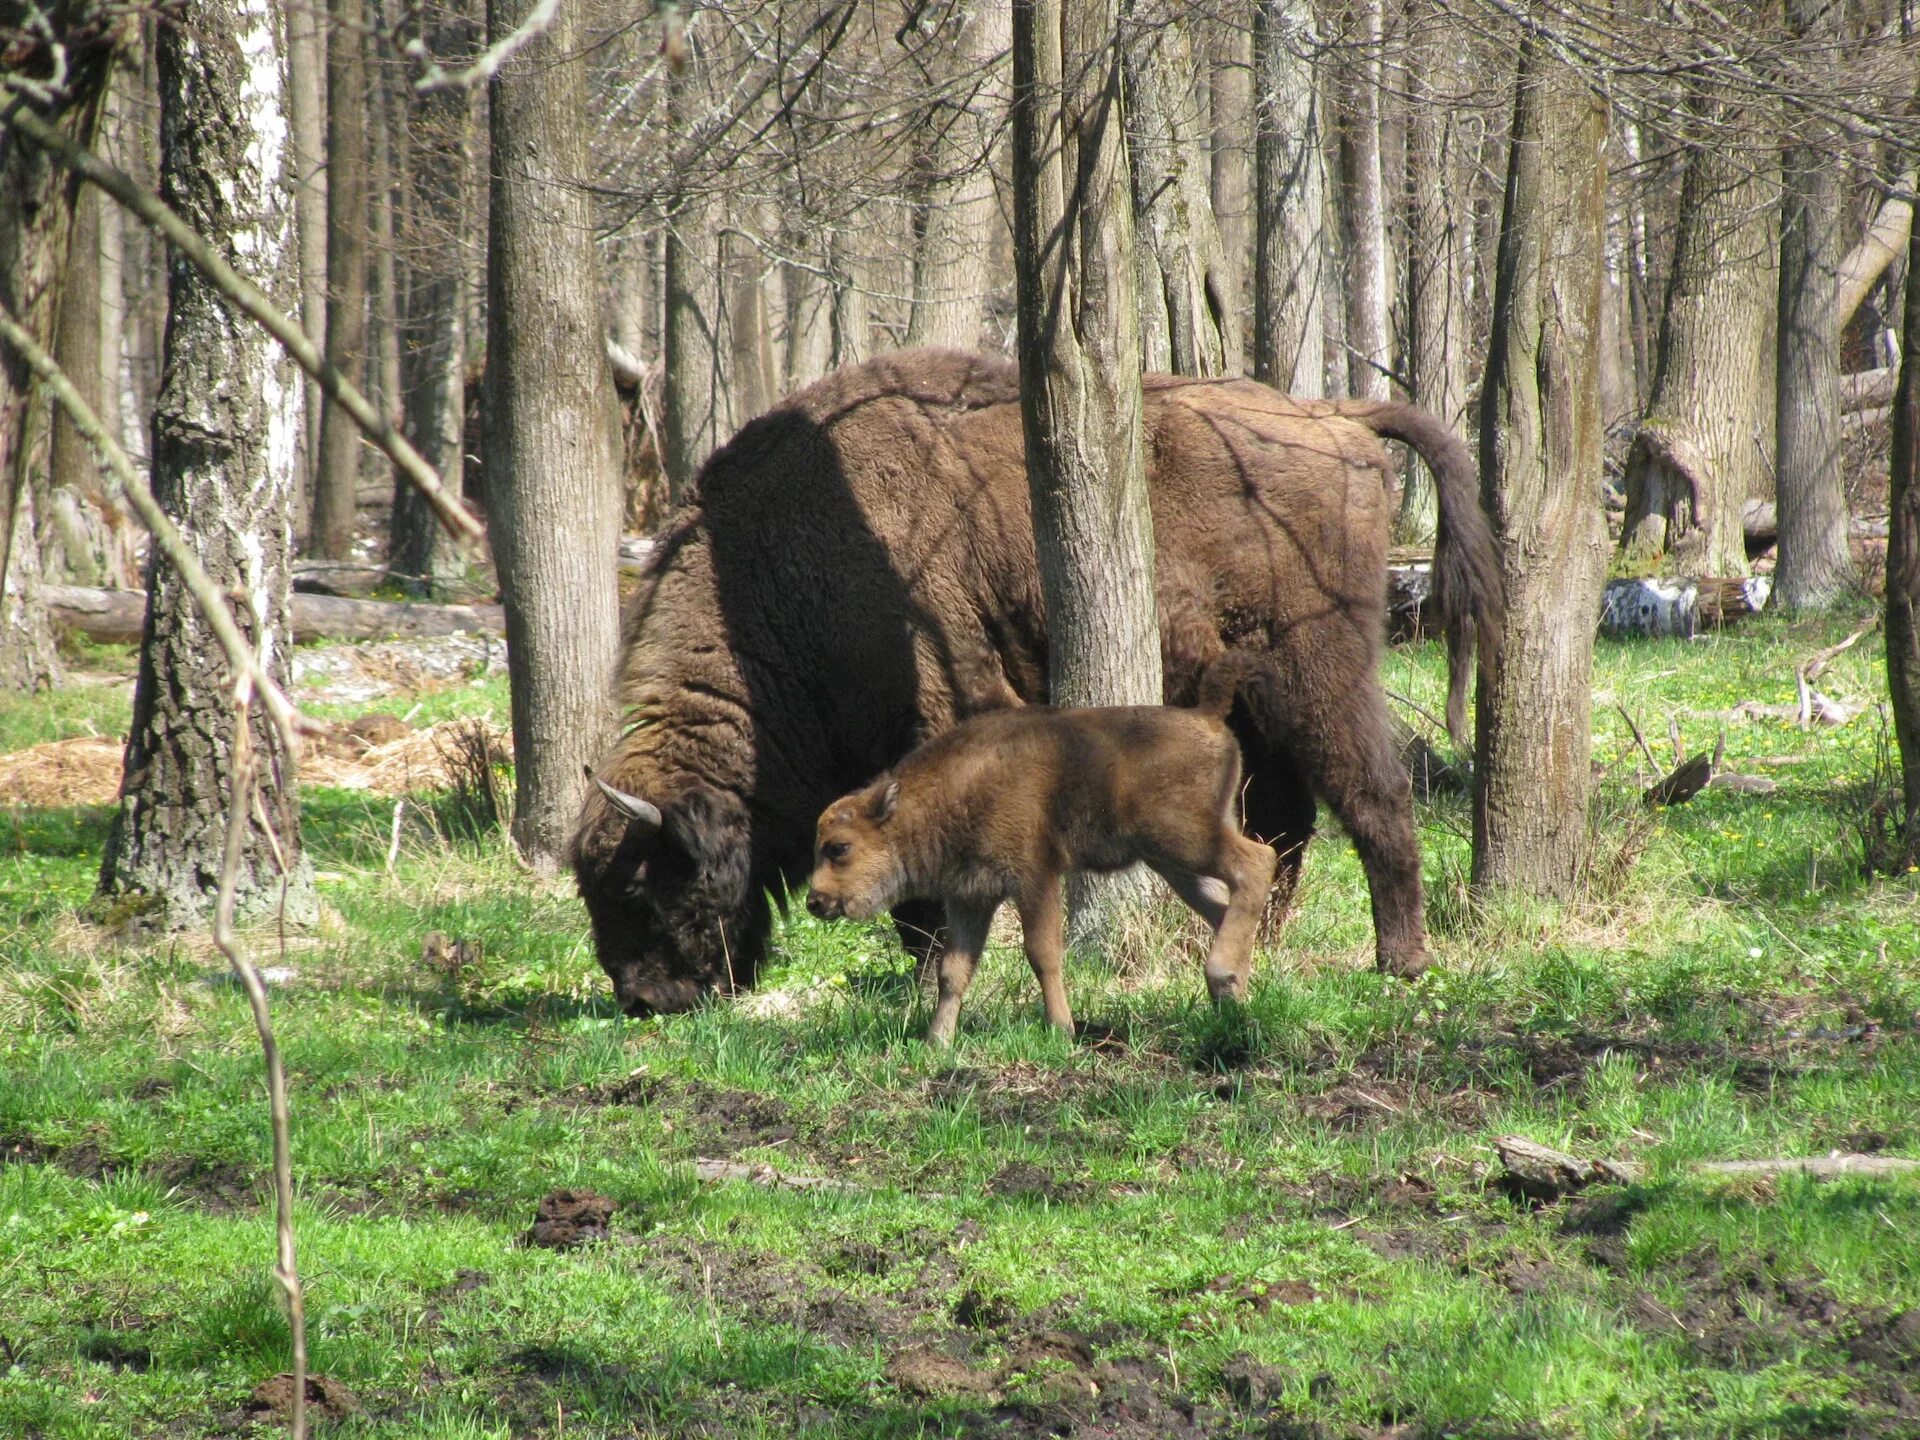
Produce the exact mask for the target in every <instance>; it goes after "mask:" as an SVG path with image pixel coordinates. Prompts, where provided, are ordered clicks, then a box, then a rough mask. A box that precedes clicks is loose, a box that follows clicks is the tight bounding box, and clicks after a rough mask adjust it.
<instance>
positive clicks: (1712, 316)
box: [1621, 96, 1779, 576]
mask: <svg viewBox="0 0 1920 1440" xmlns="http://www.w3.org/2000/svg"><path fill="white" fill-rule="evenodd" d="M1694 103H1695V107H1696V110H1697V111H1698V112H1699V113H1700V114H1702V115H1708V114H1709V113H1711V114H1713V115H1717V116H1718V117H1719V118H1720V119H1721V120H1722V121H1723V123H1724V122H1727V121H1729V120H1730V119H1731V118H1732V117H1735V116H1736V115H1737V114H1738V112H1736V111H1735V110H1733V109H1732V108H1731V107H1729V106H1727V105H1724V104H1716V102H1715V101H1713V100H1712V99H1711V98H1710V97H1705V96H1699V97H1696V99H1695V102H1694ZM1778 192H1779V169H1778V164H1777V160H1776V159H1775V158H1774V157H1772V156H1770V155H1769V154H1768V152H1767V151H1766V150H1765V149H1763V148H1760V147H1752V148H1747V149H1743V150H1739V151H1730V150H1728V149H1727V148H1726V147H1725V145H1724V143H1723V142H1719V141H1707V142H1702V143H1699V144H1696V145H1695V146H1694V147H1693V148H1692V150H1690V151H1689V153H1688V157H1687V167H1686V173H1685V175H1684V177H1683V179H1682V181H1681V188H1680V208H1679V220H1678V233H1677V234H1676V236H1675V239H1674V253H1673V264H1672V268H1671V270H1670V271H1669V273H1668V277H1667V300H1666V311H1665V313H1664V315H1663V317H1662V319H1661V325H1660V345H1659V356H1658V359H1657V361H1656V362H1655V367H1654V371H1655V373H1654V380H1653V391H1652V399H1651V400H1650V401H1649V403H1648V406H1647V413H1646V415H1645V417H1644V418H1643V419H1642V420H1641V422H1640V430H1639V433H1638V435H1637V436H1636V437H1635V439H1634V442H1633V446H1632V449H1631V450H1630V451H1629V453H1628V457H1627V513H1626V524H1625V528H1624V530H1623V532H1622V536H1621V549H1622V550H1623V552H1624V553H1625V554H1626V555H1627V556H1628V558H1629V559H1630V560H1631V561H1633V562H1635V563H1640V564H1644V563H1647V562H1650V561H1652V560H1655V559H1658V558H1661V557H1666V558H1667V559H1669V560H1670V561H1671V563H1672V565H1673V567H1674V568H1675V569H1676V570H1677V571H1679V572H1680V573H1682V574H1687V575H1714V576H1730V575H1744V574H1746V573H1747V557H1746V550H1745V547H1744V544H1743V541H1742V538H1741V529H1740V510H1741V506H1743V505H1744V504H1745V503H1746V502H1747V500H1748V499H1749V498H1752V497H1754V496H1763V495H1765V494H1766V493H1768V491H1770V490H1771V488H1772V487H1771V483H1770V480H1769V476H1768V469H1769V465H1770V462H1771V455H1770V453H1769V452H1770V450H1771V448H1772V442H1773V438H1774V419H1773V405H1774V395H1773V388H1772V383H1771V380H1772V377H1771V374H1770V371H1771V367H1772V361H1773V356H1772V352H1771V348H1770V347H1769V346H1768V344H1767V338H1768V337H1767V327H1768V324H1769V321H1770V319H1771V316H1772V311H1773V307H1774V305H1775V303H1776V302H1777V299H1778V296H1777V293H1776V288H1777V287H1776V282H1775V277H1774V267H1775V264H1776V261H1777V258H1778V254H1779V249H1778V240H1777V237H1776V235H1775V229H1774V225H1775V215H1776V209H1775V206H1776V201H1777V199H1778Z"/></svg>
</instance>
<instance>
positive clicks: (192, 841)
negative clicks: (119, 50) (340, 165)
mask: <svg viewBox="0 0 1920 1440" xmlns="http://www.w3.org/2000/svg"><path fill="white" fill-rule="evenodd" d="M278 29H279V24H278V18H277V16H276V14H275V7H274V6H273V5H271V4H270V3H268V0H186V3H184V4H183V5H182V6H181V7H180V10H179V12H177V15H176V23H173V24H169V25H167V26H164V27H162V29H161V32H160V41H159V47H160V54H159V71H160V107H161V117H162V121H161V158H160V172H161V173H160V182H161V196H162V198H163V199H165V200H166V202H167V203H168V205H170V206H171V207H172V208H173V209H174V210H175V211H176V212H177V213H178V214H179V215H180V217H181V218H182V219H183V220H185V221H186V223H187V224H188V225H190V226H191V227H193V229H195V230H196V231H197V232H199V234H200V235H201V236H203V237H204V238H205V239H206V240H207V241H208V243H209V244H211V245H213V246H214V247H215V248H216V250H217V251H218V252H219V253H220V254H221V255H222V256H223V257H224V258H226V259H227V260H228V261H229V262H230V263H232V264H235V265H239V266H243V267H244V268H245V269H246V271H247V273H248V274H249V275H250V276H251V277H252V278H253V280H254V281H255V282H256V283H257V284H258V285H259V286H260V287H261V289H263V290H264V291H265V292H266V293H267V294H268V295H269V296H270V297H271V298H272V299H273V301H274V302H275V303H276V304H278V305H280V306H283V307H287V308H291V307H292V306H293V305H294V304H295V303H296V302H297V301H298V298H299V282H298V278H297V270H296V258H295V257H296V241H295V236H294V217H293V210H292V203H291V201H292V194H293V186H292V183H291V175H290V173H289V170H290V167H291V163H292V159H291V156H290V155H289V153H288V150H287V147H286V144H285V140H284V136H285V134H286V103H287V97H286V93H285V85H284V81H283V78H282V77H283V72H282V58H283V57H282V55H281V53H280V41H279V37H278ZM170 274H171V283H170V288H171V291H172V294H171V297H170V300H171V303H170V307H169V312H168V317H167V335H166V341H165V351H166V360H165V377H166V378H165V380H164V382H163V385H162V388H161V394H160V399H159V403H158V407H157V409H156V413H155V415H154V421H153V489H154V493H155V495H156V496H157V497H158V499H159V501H160V503H161V504H162V505H163V506H164V507H165V509H166V510H167V512H168V514H169V515H171V516H172V517H173V518H174V520H175V521H177V522H178V524H179V526H180V528H181V531H182V532H183V534H184V535H185V537H186V538H187V540H188V542H189V543H190V544H192V545H193V547H194V549H195V550H196V552H197V553H198V555H199V557H200V560H201V562H202V563H203V564H204V565H205V566H206V568H207V571H208V573H209V574H210V575H211V576H212V578H213V579H214V580H215V581H216V582H217V583H219V584H220V585H221V586H222V587H223V588H225V589H227V590H229V591H230V592H232V593H235V594H236V595H238V596H241V597H244V603H242V604H239V605H237V606H236V607H235V608H236V609H237V611H238V612H239V614H240V617H241V620H242V623H243V624H246V625H249V626H250V627H251V629H252V638H253V641H254V644H255V645H256V647H257V648H258V651H259V653H260V656H261V660H262V662H263V668H264V669H265V670H266V671H267V673H268V674H269V675H270V676H272V677H273V678H274V680H275V681H276V682H278V683H280V684H282V685H284V684H285V683H286V681H287V677H288V675H289V673H290V670H291V656H290V649H291V647H290V639H289V633H288V623H287V603H288V569H287V566H288V560H289V556H290V552H291V549H292V541H293V506H294V499H295V495H296V491H297V483H296V478H295V474H294V459H295V449H296V446H297V444H298V436H299V431H300V414H301V404H302V401H303V387H302V385H301V383H300V373H299V371H298V370H297V369H296V368H295V366H294V364H293V362H292V361H291V360H290V359H288V358H287V356H286V355H285V353H284V352H283V351H282V350H281V349H280V347H279V346H277V345H275V344H274V342H273V340H272V339H271V338H270V337H269V336H268V335H267V334H266V332H265V331H264V330H262V329H260V328H259V327H258V326H256V325H254V324H252V323H251V322H249V321H247V320H246V319H244V318H242V317H240V316H239V315H237V314H235V313H234V312H233V311H232V310H231V309H230V308H229V306H228V304H227V301H226V300H225V299H224V298H223V297H222V296H221V295H220V293H219V292H218V291H217V290H216V289H215V288H214V287H213V286H212V285H211V284H210V283H209V282H208V281H207V280H206V279H205V278H204V277H203V276H202V275H201V274H200V272H199V271H198V270H196V269H195V268H194V267H192V266H190V265H185V264H175V265H174V266H173V267H172V269H171V272H170ZM265 710H266V707H265V706H255V707H252V709H251V711H250V718H249V724H250V725H251V727H252V732H251V733H252V744H253V747H254V756H255V760H256V764H257V766H258V769H257V771H256V773H257V775H258V776H259V777H260V780H259V784H258V788H257V790H256V792H255V794H254V796H253V797H252V801H253V803H252V804H251V805H250V807H249V808H250V810H251V817H250V819H249V820H248V822H247V825H246V843H245V845H244V847H243V850H242V854H241V857H240V868H239V883H238V888H237V891H236V895H237V897H238V905H239V912H240V913H242V914H247V913H252V914H256V915H258V914H261V913H265V912H269V911H274V910H277V909H278V908H279V907H280V905H281V904H282V902H283V901H284V904H285V907H286V908H285V914H286V915H287V916H288V918H290V919H294V920H302V921H304V920H307V919H311V918H312V917H313V915H314V914H315V903H314V897H313V888H312V871H311V869H310V867H309V866H308V864H307V862H306V859H305V857H304V856H303V855H302V853H301V849H300V815H299V807H298V802H297V797H296V793H295V789H294V773H293V757H291V756H290V755H288V754H287V753H286V751H285V749H284V748H283V746H282V744H281V739H280V734H279V731H278V729H277V728H276V727H275V726H274V725H273V724H272V723H270V721H269V720H268V718H267V716H266V713H265ZM234 725H235V719H234V714H233V695H232V680H231V676H230V674H229V670H228V665H227V661H226V658H225V656H224V655H223V654H222V652H221V648H220V646H219V644H218V643H217V642H216V641H215V640H214V638H213V634H212V631H211V630H210V629H209V628H208V626H207V622H206V620H205V618H204V617H203V616H202V615H201V613H200V611H199V610H198V609H197V608H196V607H195V605H194V603H193V601H192V599H191V598H190V596H189V595H188V593H187V590H186V587H185V585H184V583H183V582H182V580H181V577H180V575H179V572H178V571H176V570H175V569H174V568H173V567H172V566H171V565H169V564H167V563H166V562H165V561H164V559H162V558H161V557H159V555H158V554H157V553H156V555H155V557H154V558H153V559H152V560H151V561H150V562H149V566H148V577H147V621H146V628H145V633H144V637H143V639H142V642H141V646H140V671H139V677H138V679H137V680H136V681H135V684H134V697H133V723H132V727H131V729H130V730H129V732H128V738H127V757H126V764H125V773H126V779H125V781H124V784H123V788H122V794H121V800H120V809H119V811H118V813H117V814H116V815H115V817H114V822H113V825H112V828H111V829H110V831H109V832H108V836H107V844H106V852H105V856H104V858H103V860H102V863H101V869H100V889H101V892H102V894H104V895H107V896H112V897H116V898H117V899H119V900H120V901H121V902H122V908H125V909H130V910H135V911H138V912H139V913H141V914H143V915H145V916H147V917H148V918H150V919H152V920H154V921H157V922H159V923H161V924H164V925H166V926H168V927H181V926H186V925H191V924H196V923H199V922H200V921H201V920H203V919H204V918H205V917H206V915H207V913H208V910H209V909H210V907H211V906H212V904H213V901H214V897H215V894H216V892H217V891H218V889H219V881H220V868H221V857H222V854H223V851H224V848H225V843H226V823H225V821H226V813H227V809H228V806H229V805H230V804H232V803H240V804H246V803H247V798H248V797H237V798H236V797H235V796H234V795H233V793H232V792H233V786H234V783H235V774H234V765H233V760H234V747H235V738H236V736H235V729H234Z"/></svg>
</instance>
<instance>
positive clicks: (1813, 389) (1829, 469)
mask: <svg viewBox="0 0 1920 1440" xmlns="http://www.w3.org/2000/svg"><path fill="white" fill-rule="evenodd" d="M1842 8H1843V5H1842V4H1841V3H1837V0H1787V21H1788V24H1789V25H1790V26H1791V27H1792V28H1793V30H1794V31H1795V32H1796V38H1797V39H1799V40H1801V41H1802V42H1812V43H1813V44H1815V45H1820V46H1829V45H1831V44H1832V43H1833V42H1834V40H1835V39H1836V38H1837V37H1838V35H1839V32H1840V21H1841V15H1840V13H1839V12H1840V11H1841V10H1842ZM1798 128H1799V130H1800V133H1798V134H1794V133H1789V135H1788V137H1787V145H1786V149H1785V154H1784V164H1783V172H1782V173H1783V185H1782V198H1781V215H1780V310H1779V316H1778V320H1777V327H1778V334H1779V357H1778V363H1777V365H1776V367H1775V374H1776V380H1775V385H1776V391H1775V412H1776V418H1775V423H1776V426H1777V430H1776V434H1777V436H1778V444H1777V446H1776V449H1777V452H1778V457H1779V458H1778V460H1777V462H1776V466H1775V477H1774V485H1775V497H1776V501H1777V503H1778V507H1779V510H1778V513H1779V517H1780V538H1779V547H1780V548H1779V561H1778V563H1777V565H1776V566H1775V568H1774V572H1773V599H1772V603H1773V604H1774V605H1776V606H1778V607H1780V608H1781V609H1784V610H1799V611H1817V610H1824V609H1827V608H1828V607H1829V606H1831V605H1832V604H1833V603H1834V602H1835V601H1837V600H1840V599H1841V598H1842V597H1844V596H1845V595H1847V594H1848V593H1849V592H1851V591H1852V589H1853V587H1854V574H1853V555H1852V553H1851V552H1850V551H1849V550H1848V548H1847V522H1848V518H1849V517H1848V513H1847V488H1846V477H1845V475H1844V474H1843V473H1842V470H1841V453H1840V326H1839V321H1838V317H1837V314H1836V300H1837V296H1836V294H1835V291H1836V289H1837V288H1838V279H1839V277H1838V267H1839V264H1840V260H1841V254H1840V222H1841V202H1842V193H1841V188H1842V187H1841V180H1840V175H1839V173H1838V171H1837V169H1836V167H1835V165H1834V156H1835V154H1836V152H1837V151H1838V150H1839V148H1840V142H1841V135H1840V133H1839V127H1838V126H1836V125H1834V124H1832V123H1830V122H1828V121H1826V120H1825V119H1824V118H1823V117H1819V116H1809V117H1806V118H1804V119H1803V120H1801V121H1800V122H1799V127H1798Z"/></svg>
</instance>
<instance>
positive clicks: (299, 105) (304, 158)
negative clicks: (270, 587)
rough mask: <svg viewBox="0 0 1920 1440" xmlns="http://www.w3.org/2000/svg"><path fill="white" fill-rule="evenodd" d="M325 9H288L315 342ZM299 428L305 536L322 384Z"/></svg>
mask: <svg viewBox="0 0 1920 1440" xmlns="http://www.w3.org/2000/svg"><path fill="white" fill-rule="evenodd" d="M325 15H326V7H325V6H323V5H320V4H318V3H315V4H306V5H294V6H290V7H288V10H287V76H288V80H287V111H288V114H289V115H290V117H291V118H292V122H293V157H294V158H293V170H294V186H295V190H294V208H295V214H296V216H297V218H298V221H299V226H300V328H301V329H303V330H305V331H306V332H307V334H308V335H309V336H310V337H312V338H313V339H314V340H315V341H316V342H319V343H322V344H324V343H325V340H326V334H327V147H326V140H327V41H326V26H325V23H324V16H325ZM306 388H307V409H306V423H305V425H304V427H303V428H302V430H301V432H300V437H301V445H300V500H301V503H300V505H299V506H298V507H296V509H295V519H294V529H295V538H296V539H298V540H302V541H304V540H305V539H306V532H307V523H308V521H309V519H310V518H311V517H312V514H313V491H314V475H315V472H316V471H317V470H318V468H319V464H320V418H321V415H322V413H323V411H324V409H325V405H324V402H323V401H322V399H321V395H320V384H319V382H318V381H316V380H311V379H310V380H308V381H307V382H306Z"/></svg>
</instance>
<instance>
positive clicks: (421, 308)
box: [388, 5, 478, 598]
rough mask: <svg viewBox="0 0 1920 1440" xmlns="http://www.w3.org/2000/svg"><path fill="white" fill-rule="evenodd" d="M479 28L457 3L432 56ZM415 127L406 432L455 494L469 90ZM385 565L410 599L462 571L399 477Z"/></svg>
mask: <svg viewBox="0 0 1920 1440" xmlns="http://www.w3.org/2000/svg"><path fill="white" fill-rule="evenodd" d="M477 29H478V26H477V25H475V23H474V21H473V18H472V15H471V12H470V11H468V10H467V9H466V7H465V6H464V5H462V6H458V7H453V8H452V9H450V10H448V11H445V12H442V15H441V19H440V21H439V23H438V24H436V25H435V26H434V27H433V28H432V30H431V31H430V33H429V38H428V44H429V48H430V49H431V50H432V51H433V53H434V54H436V55H461V54H466V53H468V52H469V51H470V50H471V49H472V48H473V45H474V41H475V38H476V37H475V31H476V30H477ZM409 131H410V134H411V140H410V143H409V147H408V148H409V154H410V155H411V157H412V162H413V163H412V167H411V168H412V174H411V175H409V176H408V177H407V182H408V185H409V190H410V196H409V200H408V203H407V204H406V206H405V207H404V209H403V212H402V213H403V215H404V217H405V225H404V238H405V242H406V251H407V256H408V270H409V280H408V284H407V289H406V301H407V307H406V317H407V321H406V330H407V337H408V343H407V345H406V348H405V349H404V350H403V351H402V366H401V370H402V375H401V391H402V396H403V399H404V401H405V406H406V431H407V435H408V437H409V438H410V439H412V441H413V443H414V446H415V447H416V448H417V449H418V450H419V451H420V453H421V455H422V456H423V457H425V459H426V462H427V463H428V464H429V465H431V466H432V467H433V468H434V471H435V473H436V474H438V475H439V476H440V477H441V480H442V481H443V483H444V484H445V485H446V487H447V489H448V490H450V491H452V492H453V493H455V494H458V493H459V492H460V490H461V488H462V487H461V479H462V476H463V473H464V471H465V468H466V452H467V447H466V443H465V442H466V408H467V387H466V381H467V308H468V305H469V304H470V298H471V297H470V292H471V291H472V290H473V289H474V285H473V274H472V266H471V264H470V263H469V261H468V252H467V247H466V245H465V244H464V243H463V240H464V234H463V230H462V226H463V224H464V222H465V217H466V216H467V215H468V214H469V213H470V211H471V210H472V207H473V201H474V198H475V197H474V185H473V145H474V137H473V106H472V101H471V99H470V96H469V93H468V91H467V90H465V89H464V88H462V87H458V86H456V87H452V88H450V89H445V90H437V91H434V92H433V93H431V94H429V95H425V96H422V97H421V98H420V100H419V101H418V103H417V105H416V107H415V112H414V114H413V116H412V118H411V122H410V125H409ZM388 564H389V565H390V567H391V568H392V570H393V573H394V575H395V576H397V577H398V578H399V580H400V582H401V584H402V585H404V586H405V587H406V589H407V590H408V591H409V593H412V594H415V595H422V596H427V597H431V598H438V597H440V596H442V595H444V594H445V593H446V592H447V590H448V589H449V587H451V586H452V585H453V584H454V583H455V582H457V581H458V580H459V579H460V577H461V576H462V574H463V573H464V572H465V569H466V563H465V560H464V558H463V557H462V555H461V553H460V547H459V544H458V542H456V541H455V540H454V538H453V537H452V536H451V535H449V534H448V533H447V532H446V530H445V529H444V528H442V526H441V524H440V522H439V520H438V519H437V518H436V517H435V516H434V513H433V509H432V507H431V506H429V505H428V504H427V503H426V501H425V500H424V499H423V498H422V497H421V495H420V492H419V491H418V490H416V489H414V488H413V486H411V485H409V484H408V483H407V482H406V481H405V480H404V479H401V478H399V477H397V476H396V477H395V481H394V489H393V530H392V533H391V536H390V543H389V548H388Z"/></svg>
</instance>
